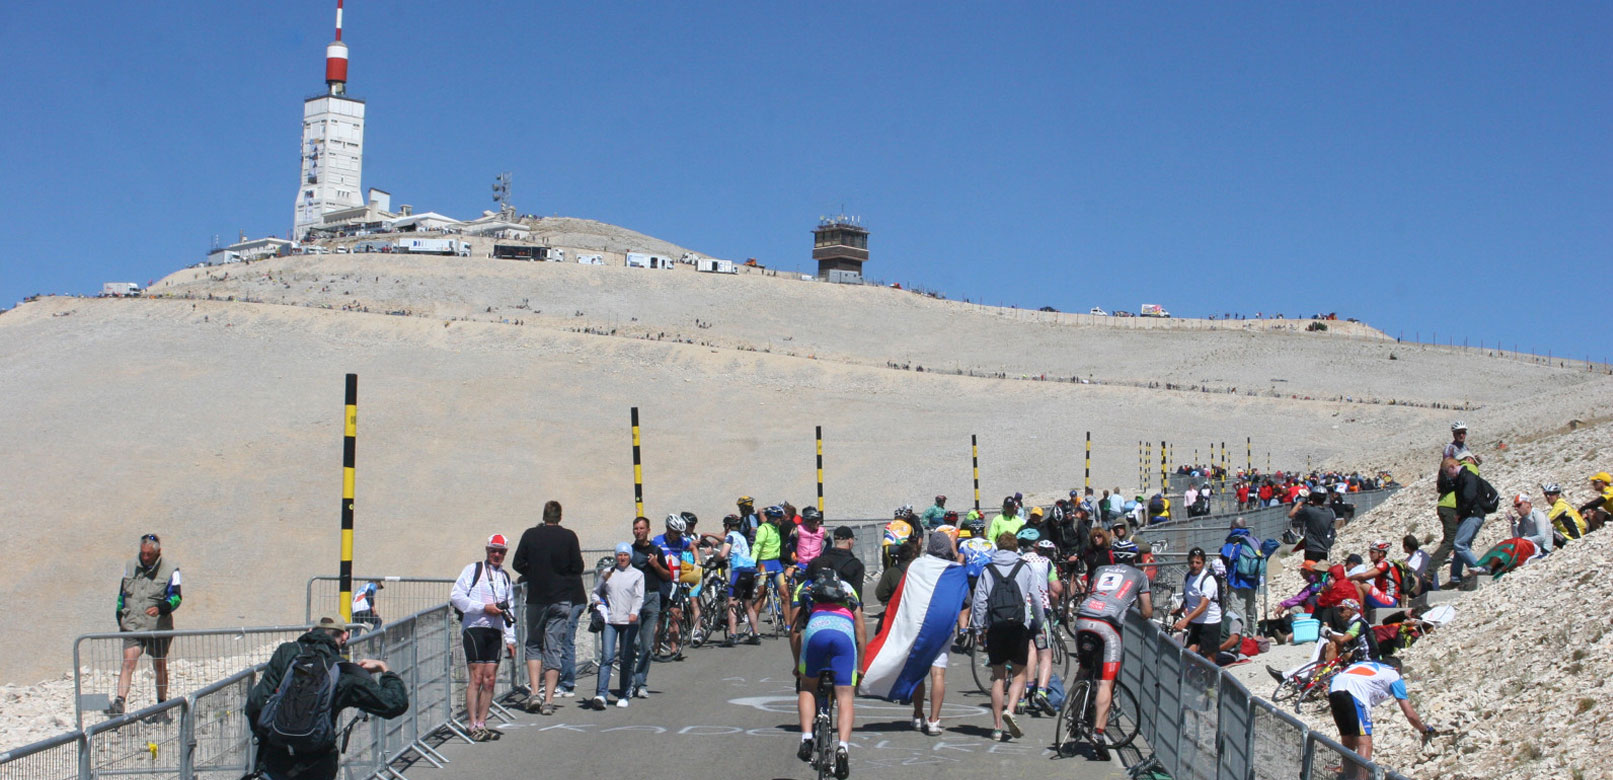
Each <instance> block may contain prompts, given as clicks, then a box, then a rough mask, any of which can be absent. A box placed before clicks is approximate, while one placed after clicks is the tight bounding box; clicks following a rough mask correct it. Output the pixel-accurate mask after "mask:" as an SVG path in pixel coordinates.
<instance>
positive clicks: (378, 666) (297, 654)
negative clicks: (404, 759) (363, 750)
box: [246, 616, 409, 780]
mask: <svg viewBox="0 0 1613 780" xmlns="http://www.w3.org/2000/svg"><path fill="white" fill-rule="evenodd" d="M348 636H349V634H348V632H347V624H346V623H344V622H342V619H341V618H340V617H336V616H328V617H322V618H320V619H319V622H318V623H315V624H314V627H313V628H312V629H309V631H308V633H306V634H303V635H302V636H300V637H298V638H297V640H296V641H295V642H286V643H284V644H282V645H280V646H279V647H277V648H275V651H274V655H273V656H272V657H270V658H269V663H268V664H267V665H266V666H264V668H263V674H262V676H260V677H258V681H257V683H256V684H255V685H253V686H252V690H251V691H250V692H248V693H247V698H246V718H247V722H248V723H250V724H252V730H253V732H254V734H255V735H256V736H257V742H258V750H257V770H256V771H257V772H258V773H261V775H262V776H263V777H267V778H272V780H334V778H335V777H336V773H337V771H338V770H339V769H340V765H341V758H342V755H341V752H340V751H339V750H338V747H339V746H338V744H337V740H336V739H334V737H335V733H336V724H337V723H338V722H339V721H338V719H339V718H340V717H341V713H342V710H344V709H347V708H349V707H355V708H357V709H360V710H363V711H364V712H368V713H370V714H371V715H379V716H380V717H383V718H388V719H390V718H396V717H398V716H399V715H402V714H403V713H405V712H407V711H408V710H409V691H408V688H407V687H405V686H404V684H403V679H402V678H400V677H398V675H397V674H395V673H393V672H392V670H391V669H389V668H388V667H387V665H386V662H385V661H378V660H376V659H373V658H366V659H363V660H361V661H358V662H357V663H349V662H347V661H343V660H342V649H343V648H344V647H346V646H347V640H348ZM299 662H302V663H318V664H322V665H325V668H329V666H331V665H334V666H336V667H337V677H336V692H335V695H334V696H333V697H332V699H331V703H330V715H329V717H330V735H331V737H332V739H331V740H330V742H329V744H319V745H305V746H304V747H303V749H302V750H300V751H298V753H297V754H296V755H293V754H292V752H291V750H292V748H291V747H289V746H287V745H285V744H282V742H283V741H284V740H282V739H281V738H279V737H278V736H276V735H274V734H273V733H272V732H273V730H272V729H270V728H265V727H264V726H263V725H262V724H260V723H259V722H258V721H259V718H260V716H262V715H263V711H264V708H265V705H267V704H269V703H270V700H271V699H272V698H273V697H274V694H275V692H276V691H278V690H279V689H280V687H281V682H282V681H286V676H287V675H286V673H287V671H288V670H290V669H291V666H292V664H294V663H299ZM376 675H379V676H376ZM316 716H317V714H316Z"/></svg>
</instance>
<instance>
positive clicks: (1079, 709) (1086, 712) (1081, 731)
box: [1053, 680, 1092, 758]
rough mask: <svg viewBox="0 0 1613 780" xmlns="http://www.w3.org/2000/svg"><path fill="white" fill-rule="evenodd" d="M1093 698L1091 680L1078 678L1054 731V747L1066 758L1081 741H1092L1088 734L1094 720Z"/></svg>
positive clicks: (1065, 701)
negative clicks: (1089, 725) (1089, 724)
mask: <svg viewBox="0 0 1613 780" xmlns="http://www.w3.org/2000/svg"><path fill="white" fill-rule="evenodd" d="M1091 698H1092V681H1091V680H1077V681H1075V683H1074V684H1073V685H1071V686H1070V692H1069V695H1067V696H1066V697H1065V699H1064V709H1063V710H1060V711H1059V720H1058V725H1057V726H1055V729H1056V730H1055V731H1054V732H1053V749H1054V750H1056V751H1058V754H1059V755H1061V756H1064V757H1066V758H1068V757H1070V756H1073V755H1075V751H1076V748H1077V747H1078V746H1079V745H1080V743H1082V742H1090V741H1091V738H1090V737H1089V736H1088V734H1087V724H1088V723H1091V722H1092V720H1091V719H1092V701H1091Z"/></svg>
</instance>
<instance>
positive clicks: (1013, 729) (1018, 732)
mask: <svg viewBox="0 0 1613 780" xmlns="http://www.w3.org/2000/svg"><path fill="white" fill-rule="evenodd" d="M1003 725H1004V726H1007V727H1008V733H1009V734H1012V735H1014V739H1019V738H1020V737H1023V736H1025V731H1024V730H1023V729H1021V728H1020V727H1019V722H1018V721H1017V720H1015V719H1014V713H1012V712H1004V713H1003Z"/></svg>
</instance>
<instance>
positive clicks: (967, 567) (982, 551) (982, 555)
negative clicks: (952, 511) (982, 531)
mask: <svg viewBox="0 0 1613 780" xmlns="http://www.w3.org/2000/svg"><path fill="white" fill-rule="evenodd" d="M996 549H997V548H996V546H995V545H993V544H992V543H991V542H988V541H986V540H985V539H984V538H982V537H971V538H969V539H965V540H963V541H961V542H959V543H958V552H960V553H962V554H963V567H964V572H965V573H966V574H968V575H969V576H970V577H979V576H980V573H981V572H983V571H985V570H986V564H988V563H991V553H992V551H994V550H996Z"/></svg>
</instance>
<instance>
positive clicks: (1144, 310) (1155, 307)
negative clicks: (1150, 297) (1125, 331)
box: [1137, 303, 1171, 320]
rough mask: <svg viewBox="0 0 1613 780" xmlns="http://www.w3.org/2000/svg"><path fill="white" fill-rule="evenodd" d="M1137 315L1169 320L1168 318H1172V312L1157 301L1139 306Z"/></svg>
mask: <svg viewBox="0 0 1613 780" xmlns="http://www.w3.org/2000/svg"><path fill="white" fill-rule="evenodd" d="M1137 316H1139V317H1160V318H1163V319H1167V320H1168V319H1170V318H1171V313H1170V312H1168V311H1165V307H1164V306H1160V305H1159V304H1157V303H1145V304H1143V305H1141V306H1139V307H1137Z"/></svg>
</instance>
